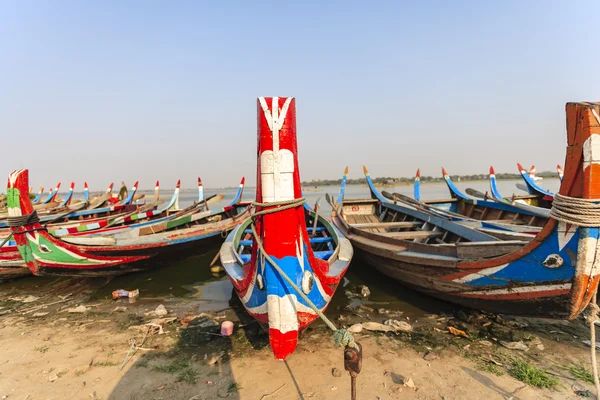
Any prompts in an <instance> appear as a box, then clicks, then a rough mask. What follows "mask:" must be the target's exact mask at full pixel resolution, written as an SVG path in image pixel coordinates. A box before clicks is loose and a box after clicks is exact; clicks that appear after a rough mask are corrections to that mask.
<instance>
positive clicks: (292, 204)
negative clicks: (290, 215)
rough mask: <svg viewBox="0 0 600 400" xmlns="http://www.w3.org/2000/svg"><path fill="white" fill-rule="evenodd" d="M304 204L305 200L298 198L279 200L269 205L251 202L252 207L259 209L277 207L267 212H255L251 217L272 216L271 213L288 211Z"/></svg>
mask: <svg viewBox="0 0 600 400" xmlns="http://www.w3.org/2000/svg"><path fill="white" fill-rule="evenodd" d="M304 203H306V199H305V198H304V197H300V198H299V199H292V200H280V201H273V202H270V203H258V202H256V201H253V202H252V203H251V204H252V206H253V207H261V208H266V207H277V208H271V209H268V210H262V211H257V212H255V213H254V215H253V217H258V216H261V215H267V214H273V213H276V212H279V211H285V210H289V209H291V208H296V207H299V206H302V205H304ZM278 206H281V207H278Z"/></svg>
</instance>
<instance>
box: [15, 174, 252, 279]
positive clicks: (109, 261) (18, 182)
mask: <svg viewBox="0 0 600 400" xmlns="http://www.w3.org/2000/svg"><path fill="white" fill-rule="evenodd" d="M28 185H29V171H27V170H18V171H15V172H13V173H11V174H10V176H9V179H8V186H7V200H8V212H9V223H10V225H11V230H12V232H13V234H14V239H15V241H16V244H17V247H18V250H19V253H20V254H21V257H22V258H23V261H24V262H25V263H26V265H27V268H29V270H30V271H31V272H32V273H33V274H34V275H68V276H107V275H119V274H124V273H129V272H134V271H139V270H142V269H146V268H151V267H155V266H157V265H160V263H159V261H161V260H172V259H174V258H182V257H187V256H189V255H192V254H197V253H199V252H201V251H203V249H204V248H208V247H209V246H214V245H215V244H216V242H217V241H220V240H222V237H223V235H224V234H226V233H227V232H229V231H230V230H231V229H233V228H234V227H235V226H237V225H238V224H239V223H240V222H241V221H242V220H243V219H245V217H246V216H248V215H249V210H248V207H247V206H239V207H234V208H232V209H230V210H227V211H226V212H223V213H218V214H214V215H208V216H206V218H204V219H203V220H197V221H196V224H194V225H193V226H191V227H187V226H186V225H181V226H180V227H181V228H180V229H174V230H172V231H164V232H161V233H154V232H153V231H152V229H149V230H148V231H147V232H144V234H142V233H140V234H139V235H138V237H136V238H125V239H124V240H120V239H117V238H113V239H114V240H113V242H112V244H111V245H106V246H102V245H98V246H82V245H75V244H71V243H67V242H65V241H64V240H61V239H58V238H55V237H53V236H52V235H50V234H49V233H48V231H47V229H46V227H44V226H42V225H41V224H40V222H39V217H37V213H36V212H35V210H34V209H33V205H32V204H31V200H30V199H29V195H28V193H27V189H28Z"/></svg>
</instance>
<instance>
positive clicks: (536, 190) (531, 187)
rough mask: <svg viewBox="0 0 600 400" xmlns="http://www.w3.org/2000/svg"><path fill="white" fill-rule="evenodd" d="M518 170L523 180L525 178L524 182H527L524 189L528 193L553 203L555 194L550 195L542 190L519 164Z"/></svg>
mask: <svg viewBox="0 0 600 400" xmlns="http://www.w3.org/2000/svg"><path fill="white" fill-rule="evenodd" d="M517 168H518V169H519V173H520V174H521V178H523V180H524V181H525V187H524V189H525V191H526V192H528V193H529V194H530V195H536V196H539V197H540V198H542V199H543V200H545V201H547V202H552V200H553V199H554V193H550V192H549V191H547V190H545V189H543V188H541V187H540V186H539V185H538V184H537V183H535V179H533V178H532V177H531V176H530V175H529V174H527V171H525V168H523V166H522V165H521V164H519V163H517ZM534 177H535V175H534Z"/></svg>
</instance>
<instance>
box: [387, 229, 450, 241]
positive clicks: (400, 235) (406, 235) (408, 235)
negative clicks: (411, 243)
mask: <svg viewBox="0 0 600 400" xmlns="http://www.w3.org/2000/svg"><path fill="white" fill-rule="evenodd" d="M444 233H445V232H444V231H408V232H383V233H381V235H384V236H390V237H393V238H394V239H427V238H434V237H441V236H444Z"/></svg>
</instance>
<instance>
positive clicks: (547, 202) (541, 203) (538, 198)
mask: <svg viewBox="0 0 600 400" xmlns="http://www.w3.org/2000/svg"><path fill="white" fill-rule="evenodd" d="M518 185H519V184H517V187H518ZM536 186H537V185H536ZM525 191H527V190H525ZM489 197H491V198H492V199H494V200H500V201H503V202H506V203H510V204H513V205H514V204H525V205H530V206H536V207H543V208H551V207H552V200H553V197H548V196H546V195H545V194H542V193H539V192H538V193H533V194H527V195H515V194H513V195H512V196H511V197H504V196H502V194H500V191H499V190H498V184H497V182H496V173H495V172H494V167H490V196H489Z"/></svg>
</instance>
